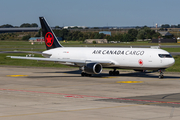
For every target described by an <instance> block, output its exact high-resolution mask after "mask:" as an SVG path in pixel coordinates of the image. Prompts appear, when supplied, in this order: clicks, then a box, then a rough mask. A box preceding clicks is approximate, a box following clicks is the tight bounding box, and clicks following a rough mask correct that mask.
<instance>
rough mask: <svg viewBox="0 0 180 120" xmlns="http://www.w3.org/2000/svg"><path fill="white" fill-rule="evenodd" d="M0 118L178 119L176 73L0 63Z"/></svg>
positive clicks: (179, 102)
mask: <svg viewBox="0 0 180 120" xmlns="http://www.w3.org/2000/svg"><path fill="white" fill-rule="evenodd" d="M0 71H1V72H0V108H1V109H0V120H12V119H13V120H20V119H26V120H51V119H53V120H56V119H57V120H59V119H62V120H70V119H73V120H77V119H78V120H79V119H86V120H101V119H102V120H116V119H117V120H120V119H121V120H137V119H138V120H139V119H140V120H165V119H170V118H171V119H172V120H179V119H180V88H179V86H180V74H179V73H165V78H164V79H158V73H148V74H145V73H137V72H132V71H126V72H121V74H120V75H119V76H109V75H108V74H107V73H108V71H106V70H105V71H103V74H101V75H96V76H93V77H81V76H80V71H77V69H62V68H59V69H53V68H17V67H0Z"/></svg>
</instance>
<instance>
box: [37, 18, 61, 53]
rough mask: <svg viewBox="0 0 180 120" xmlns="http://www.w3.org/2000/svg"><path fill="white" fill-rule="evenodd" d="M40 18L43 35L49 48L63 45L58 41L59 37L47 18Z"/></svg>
mask: <svg viewBox="0 0 180 120" xmlns="http://www.w3.org/2000/svg"><path fill="white" fill-rule="evenodd" d="M39 20H40V23H41V28H42V35H43V37H44V41H45V44H46V48H47V50H49V49H52V48H57V47H62V45H61V44H60V43H59V42H58V39H57V37H56V36H55V34H54V32H53V31H52V29H51V28H50V26H49V25H48V23H47V21H46V19H45V18H44V17H39Z"/></svg>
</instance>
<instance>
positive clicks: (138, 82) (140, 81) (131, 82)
mask: <svg viewBox="0 0 180 120" xmlns="http://www.w3.org/2000/svg"><path fill="white" fill-rule="evenodd" d="M116 83H143V81H117V82H116Z"/></svg>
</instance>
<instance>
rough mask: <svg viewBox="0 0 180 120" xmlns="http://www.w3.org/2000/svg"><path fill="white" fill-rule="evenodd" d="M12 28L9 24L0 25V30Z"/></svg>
mask: <svg viewBox="0 0 180 120" xmlns="http://www.w3.org/2000/svg"><path fill="white" fill-rule="evenodd" d="M12 27H13V26H12V25H10V24H5V25H1V26H0V28H12Z"/></svg>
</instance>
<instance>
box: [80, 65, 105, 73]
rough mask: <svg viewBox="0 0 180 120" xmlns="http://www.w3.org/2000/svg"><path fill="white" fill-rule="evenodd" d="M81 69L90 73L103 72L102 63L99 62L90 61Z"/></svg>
mask: <svg viewBox="0 0 180 120" xmlns="http://www.w3.org/2000/svg"><path fill="white" fill-rule="evenodd" d="M81 69H82V70H83V71H84V72H85V73H88V74H100V73H101V72H102V65H101V64H99V63H88V64H86V66H84V67H82V68H81Z"/></svg>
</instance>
